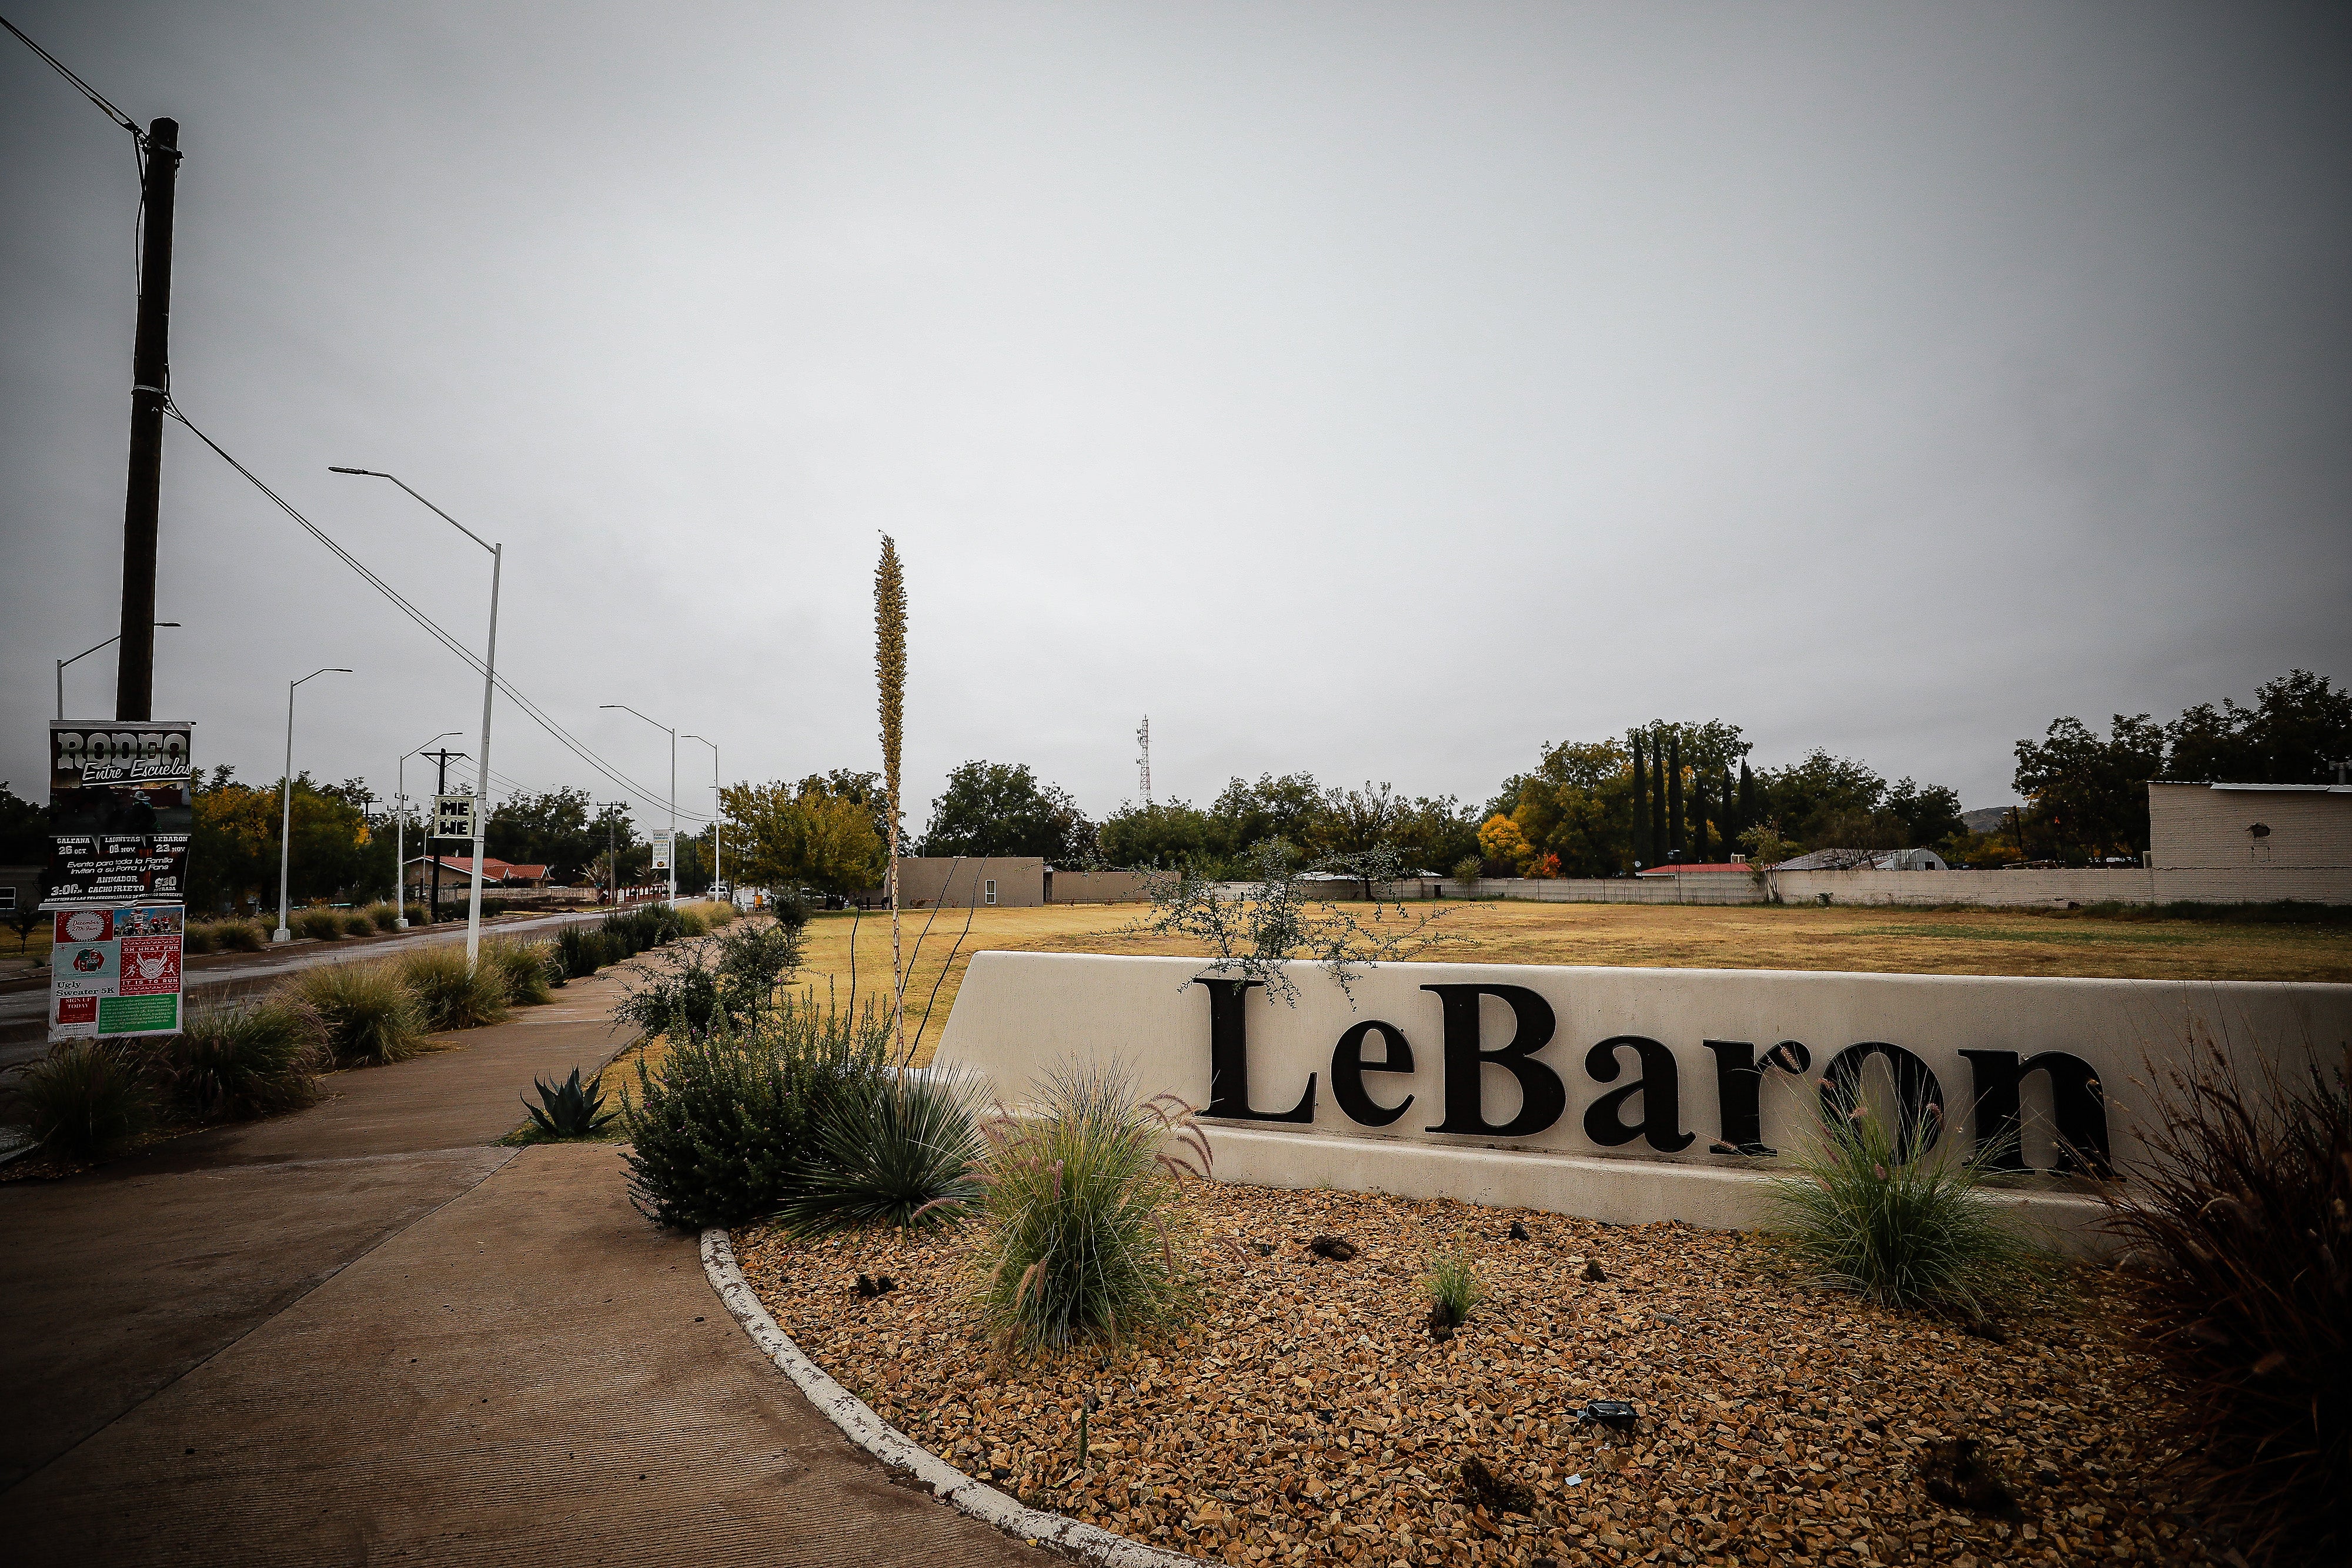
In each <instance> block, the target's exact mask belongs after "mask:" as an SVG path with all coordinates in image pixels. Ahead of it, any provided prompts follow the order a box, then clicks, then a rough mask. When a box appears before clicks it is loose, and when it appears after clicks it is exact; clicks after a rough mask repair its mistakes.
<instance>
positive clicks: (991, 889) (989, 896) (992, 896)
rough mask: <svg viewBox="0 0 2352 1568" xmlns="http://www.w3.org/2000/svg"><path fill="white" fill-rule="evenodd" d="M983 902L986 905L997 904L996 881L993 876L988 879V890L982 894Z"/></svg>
mask: <svg viewBox="0 0 2352 1568" xmlns="http://www.w3.org/2000/svg"><path fill="white" fill-rule="evenodd" d="M995 902H996V879H995V878H994V877H990V878H989V879H988V883H987V886H986V890H985V892H984V893H983V894H982V903H985V904H994V903H995Z"/></svg>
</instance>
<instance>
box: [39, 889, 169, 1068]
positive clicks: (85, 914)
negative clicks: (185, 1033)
mask: <svg viewBox="0 0 2352 1568" xmlns="http://www.w3.org/2000/svg"><path fill="white" fill-rule="evenodd" d="M50 919H51V920H53V921H54V922H56V925H55V927H54V929H53V930H52V932H51V935H52V936H54V937H55V938H56V941H55V945H54V946H52V947H51V948H50V949H49V1039H50V1040H89V1039H96V1038H97V1037H98V1036H100V1035H135V1034H177V1033H178V1032H179V1030H180V945H181V941H182V939H183V937H184V935H185V929H184V924H183V923H184V911H183V910H182V909H181V908H180V906H179V905H177V904H165V905H149V906H144V907H136V906H134V907H131V908H125V909H60V910H58V911H57V912H56V913H55V914H53V915H51V916H50Z"/></svg>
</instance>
